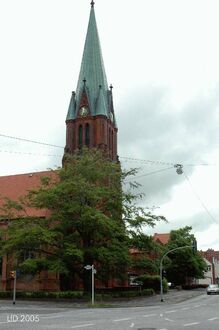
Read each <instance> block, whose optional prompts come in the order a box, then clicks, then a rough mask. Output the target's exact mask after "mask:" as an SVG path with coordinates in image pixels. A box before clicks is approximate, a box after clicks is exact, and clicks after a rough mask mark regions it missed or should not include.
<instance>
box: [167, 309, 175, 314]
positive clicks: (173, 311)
mask: <svg viewBox="0 0 219 330" xmlns="http://www.w3.org/2000/svg"><path fill="white" fill-rule="evenodd" d="M175 312H176V310H172V311H166V312H165V313H166V314H168V313H175Z"/></svg>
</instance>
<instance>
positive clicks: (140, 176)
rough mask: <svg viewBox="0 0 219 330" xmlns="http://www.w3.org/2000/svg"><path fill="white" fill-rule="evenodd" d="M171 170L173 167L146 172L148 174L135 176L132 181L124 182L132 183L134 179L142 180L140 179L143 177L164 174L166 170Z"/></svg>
mask: <svg viewBox="0 0 219 330" xmlns="http://www.w3.org/2000/svg"><path fill="white" fill-rule="evenodd" d="M173 168H174V167H173V166H171V167H166V168H163V169H162V170H157V171H153V172H148V173H146V174H142V175H138V176H135V177H134V178H133V179H129V180H126V181H125V182H130V181H133V180H135V179H138V178H142V177H144V176H148V175H153V174H157V173H160V172H164V171H167V170H170V169H173Z"/></svg>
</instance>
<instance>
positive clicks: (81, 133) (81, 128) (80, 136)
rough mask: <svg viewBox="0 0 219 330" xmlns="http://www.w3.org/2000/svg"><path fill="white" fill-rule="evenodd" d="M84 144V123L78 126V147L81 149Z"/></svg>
mask: <svg viewBox="0 0 219 330" xmlns="http://www.w3.org/2000/svg"><path fill="white" fill-rule="evenodd" d="M82 144H83V127H82V125H80V126H79V128H78V147H79V148H80V149H81V148H82Z"/></svg>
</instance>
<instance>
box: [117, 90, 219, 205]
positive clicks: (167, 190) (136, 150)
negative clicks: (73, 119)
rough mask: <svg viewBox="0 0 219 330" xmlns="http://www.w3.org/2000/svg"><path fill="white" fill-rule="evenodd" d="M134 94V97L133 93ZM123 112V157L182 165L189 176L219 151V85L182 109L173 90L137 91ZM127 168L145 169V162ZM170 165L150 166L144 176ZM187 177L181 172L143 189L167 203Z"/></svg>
mask: <svg viewBox="0 0 219 330" xmlns="http://www.w3.org/2000/svg"><path fill="white" fill-rule="evenodd" d="M127 95H130V93H127ZM119 107H120V109H121V111H120V112H119V113H118V116H117V117H118V125H119V154H120V156H121V157H122V156H130V157H133V158H140V159H146V160H155V161H163V162H166V163H173V164H176V163H182V164H184V165H185V167H184V168H185V171H186V173H187V175H190V174H191V173H192V172H193V170H194V168H195V167H193V166H186V165H193V164H194V165H195V164H201V163H203V162H205V161H206V159H207V157H208V155H209V154H210V153H211V152H213V151H214V149H215V148H216V147H217V140H218V139H217V137H218V122H219V119H218V117H217V110H218V109H217V108H218V107H219V86H217V88H215V89H214V90H213V91H212V93H211V91H208V93H206V94H205V95H199V97H197V98H195V99H193V100H191V102H189V103H187V104H185V105H184V106H183V107H182V108H181V109H175V108H174V106H173V105H172V104H171V94H170V91H169V90H168V88H166V87H164V88H162V86H159V87H156V86H153V87H148V86H146V87H145V89H144V90H143V89H139V88H138V89H136V90H132V93H131V97H130V99H129V98H127V99H125V100H121V101H120V104H119ZM121 161H122V164H123V166H125V167H128V166H131V167H139V166H140V167H141V166H143V164H141V163H139V162H136V163H134V162H130V163H127V161H126V162H125V160H123V159H122V158H121ZM167 167H168V165H157V164H156V163H154V165H153V164H152V163H150V165H149V164H148V165H144V167H143V169H142V171H141V172H140V173H139V175H141V174H143V173H147V172H149V173H150V172H153V171H156V170H159V169H164V168H167ZM184 179H185V178H184V177H183V176H179V175H177V174H176V172H175V169H171V170H168V171H163V172H160V173H157V174H154V175H151V176H145V177H142V178H140V183H141V184H142V186H143V187H142V188H143V189H142V190H143V191H144V192H145V195H146V196H147V197H148V198H149V200H150V199H151V200H157V202H158V203H164V202H166V201H167V200H168V199H169V198H170V197H171V193H172V188H173V187H174V186H175V185H178V184H180V183H182V181H183V180H184Z"/></svg>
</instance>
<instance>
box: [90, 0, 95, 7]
mask: <svg viewBox="0 0 219 330" xmlns="http://www.w3.org/2000/svg"><path fill="white" fill-rule="evenodd" d="M90 4H91V7H92V8H93V6H94V4H95V2H94V1H93V0H92V1H91V3H90Z"/></svg>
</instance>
